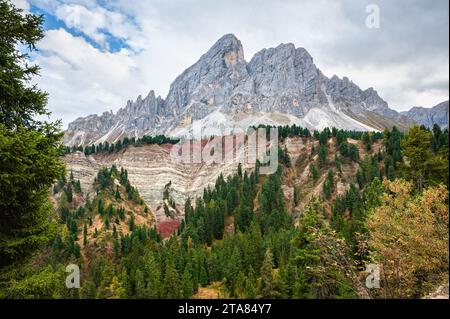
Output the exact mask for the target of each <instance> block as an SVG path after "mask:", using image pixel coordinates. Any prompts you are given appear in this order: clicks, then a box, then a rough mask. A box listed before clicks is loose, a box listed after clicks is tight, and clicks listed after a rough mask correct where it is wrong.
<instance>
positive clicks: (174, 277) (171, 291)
mask: <svg viewBox="0 0 450 319" xmlns="http://www.w3.org/2000/svg"><path fill="white" fill-rule="evenodd" d="M163 289H164V297H165V298H168V299H178V298H180V278H179V275H178V272H177V270H176V269H175V265H174V263H173V260H172V259H169V260H168V261H167V262H166V271H165V274H164V288H163Z"/></svg>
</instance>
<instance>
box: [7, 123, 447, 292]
mask: <svg viewBox="0 0 450 319" xmlns="http://www.w3.org/2000/svg"><path fill="white" fill-rule="evenodd" d="M279 131H280V149H279V162H280V165H279V168H278V170H277V172H276V173H275V174H272V175H260V174H259V169H260V165H259V164H257V165H256V168H255V170H251V171H244V170H243V169H242V167H241V166H239V167H238V170H237V172H236V173H235V174H234V175H231V176H228V177H227V178H225V177H223V176H220V177H219V178H218V179H217V181H216V183H215V185H214V186H213V187H208V188H206V189H205V190H204V192H203V196H201V197H198V198H192V199H188V200H187V201H186V202H185V203H184V219H182V221H181V224H180V226H179V229H178V231H177V232H176V233H174V234H173V235H172V236H170V237H167V238H162V237H161V235H160V234H159V232H158V231H157V228H156V224H155V220H154V216H153V214H152V212H151V210H150V208H149V207H148V206H146V205H145V203H144V202H143V200H142V198H141V197H140V195H139V193H138V192H137V190H136V189H135V188H134V187H133V186H131V185H130V183H129V181H128V179H127V171H126V169H124V168H121V169H118V168H117V167H115V166H113V167H111V168H106V167H105V168H102V169H101V170H100V171H99V172H98V175H97V178H96V180H95V183H94V184H95V185H94V187H95V189H96V196H95V197H94V198H92V199H89V198H88V199H87V200H84V198H85V197H84V196H82V194H80V188H79V182H78V181H76V180H74V178H73V176H72V174H70V173H69V175H68V176H67V177H66V178H64V177H62V178H61V179H60V180H59V181H58V182H57V183H56V184H55V186H54V188H53V193H54V195H53V198H54V199H55V201H56V203H55V204H56V205H55V207H56V211H55V215H54V221H55V226H56V227H55V229H56V230H55V236H54V237H53V238H52V240H50V241H49V243H48V245H47V246H46V247H45V248H43V249H42V250H40V251H39V252H38V253H37V254H36V256H35V257H34V258H32V259H31V260H29V261H28V263H26V264H25V266H24V267H23V268H20V271H17V270H16V271H14V272H10V273H8V274H7V278H8V279H7V280H11V279H12V278H14V279H13V280H12V281H9V284H8V286H7V287H6V286H4V288H3V289H2V292H3V294H4V296H5V297H11V298H19V297H25V296H28V297H55V298H60V297H73V298H191V297H193V298H217V297H226V298H229V297H231V298H367V297H372V298H409V297H420V296H423V295H425V294H427V293H429V292H430V291H431V290H432V289H433V288H434V287H435V286H437V285H438V284H440V283H441V282H442V280H444V278H445V276H446V275H447V274H448V212H447V209H448V191H447V187H448V184H447V183H448V148H447V147H448V131H444V132H442V131H441V130H440V129H439V127H437V126H436V127H434V129H433V130H432V131H429V130H426V129H425V128H423V127H422V128H421V127H414V128H412V129H411V130H410V131H409V132H407V133H402V132H399V131H398V130H396V129H395V128H394V129H393V130H392V131H385V132H384V133H359V132H346V131H342V130H336V129H332V130H328V129H326V130H324V131H322V132H320V133H319V132H313V134H310V133H309V132H308V131H307V130H303V129H302V128H299V127H296V126H294V127H283V128H282V127H280V128H279ZM311 135H312V136H311ZM299 142H302V143H304V142H305V143H308V145H309V147H308V148H306V150H307V151H305V150H302V151H301V152H300V153H298V152H296V147H295V145H296V143H299ZM412 168H414V169H412ZM167 197H168V198H169V195H167ZM169 202H170V200H169ZM69 263H75V264H79V265H81V268H82V270H83V277H82V288H81V289H79V290H72V291H69V290H67V289H66V288H65V287H64V285H63V283H64V280H63V279H62V278H63V276H64V266H65V265H67V264H69ZM369 263H377V264H380V265H382V267H383V271H384V272H383V277H382V285H381V288H380V289H372V290H369V289H367V288H366V287H365V286H364V280H365V276H366V275H365V273H364V270H365V267H366V265H367V264H369ZM399 269H401V272H400V274H399ZM10 276H11V277H10ZM31 282H33V283H34V282H35V283H38V284H37V286H33V285H30V283H31Z"/></svg>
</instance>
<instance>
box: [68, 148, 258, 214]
mask: <svg viewBox="0 0 450 319" xmlns="http://www.w3.org/2000/svg"><path fill="white" fill-rule="evenodd" d="M172 147H173V145H169V144H167V145H161V146H159V145H142V146H128V147H127V148H125V149H124V150H121V151H119V152H113V153H95V154H92V155H89V156H86V155H85V154H84V153H82V152H75V153H71V154H68V155H66V156H65V157H64V159H65V161H66V163H67V166H68V171H72V172H73V174H74V178H75V179H76V180H77V179H79V180H80V183H81V188H82V191H83V193H84V195H85V196H89V197H90V198H91V199H92V198H93V197H94V195H95V194H94V188H93V182H94V179H95V177H96V176H97V173H98V170H99V168H100V167H102V166H107V167H111V166H112V165H113V164H115V165H116V166H117V167H118V168H119V169H120V168H121V167H123V168H124V169H127V170H128V178H129V180H130V183H131V184H132V185H133V186H135V187H137V189H138V191H139V193H140V194H141V195H142V197H143V198H144V200H145V202H146V203H147V204H148V205H149V206H151V208H152V211H153V212H155V214H156V217H157V219H158V221H161V220H163V219H165V216H164V211H163V210H162V209H160V208H161V207H160V206H162V204H163V191H164V188H165V186H166V185H167V184H168V183H169V182H171V192H170V195H171V197H172V198H173V200H174V201H175V203H176V204H178V205H181V207H180V209H182V207H183V205H184V202H185V200H186V199H187V198H188V197H191V198H194V197H196V196H198V195H200V194H202V193H203V189H204V188H205V187H207V186H208V185H214V183H215V182H216V179H217V178H218V177H219V175H220V174H223V175H224V176H225V177H226V176H228V175H229V174H231V173H234V172H236V170H237V166H238V163H237V162H227V163H222V164H206V163H202V164H192V163H180V162H179V161H174V160H172V158H171V156H170V151H171V148H172ZM253 167H254V166H253V165H252V164H243V168H244V169H246V170H250V169H252V168H253Z"/></svg>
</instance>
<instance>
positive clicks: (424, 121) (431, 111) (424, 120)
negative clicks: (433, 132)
mask: <svg viewBox="0 0 450 319" xmlns="http://www.w3.org/2000/svg"><path fill="white" fill-rule="evenodd" d="M402 114H403V115H405V116H408V117H409V118H411V119H412V120H414V121H415V122H416V123H417V124H420V125H424V126H425V127H428V128H432V127H433V125H434V124H437V125H439V126H440V127H441V128H448V101H445V102H442V103H439V104H438V105H436V106H434V107H432V108H425V107H419V106H415V107H413V108H412V109H410V110H409V111H406V112H402Z"/></svg>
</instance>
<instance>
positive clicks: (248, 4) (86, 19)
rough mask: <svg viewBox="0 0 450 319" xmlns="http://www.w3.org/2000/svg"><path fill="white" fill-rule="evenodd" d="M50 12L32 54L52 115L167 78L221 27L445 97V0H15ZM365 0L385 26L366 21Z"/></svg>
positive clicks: (111, 106)
mask: <svg viewBox="0 0 450 319" xmlns="http://www.w3.org/2000/svg"><path fill="white" fill-rule="evenodd" d="M12 1H13V2H14V3H15V4H16V5H17V6H18V7H21V8H23V9H24V10H26V11H31V12H33V13H39V14H44V15H45V19H46V22H45V30H46V37H45V38H44V39H43V40H42V41H41V42H40V43H39V45H38V49H39V51H38V52H37V53H35V54H33V56H32V58H33V60H34V61H35V62H37V63H38V64H39V65H40V66H41V68H42V70H41V73H42V76H41V77H40V78H38V79H36V81H37V82H38V84H39V85H40V86H41V87H42V88H43V89H45V90H46V91H47V92H49V93H50V100H49V109H50V111H51V112H52V113H53V115H52V118H62V119H63V123H64V124H65V125H67V123H68V122H70V121H73V120H74V119H75V118H77V117H79V116H85V115H87V114H92V113H102V112H104V111H108V110H113V111H116V110H117V109H119V108H120V107H123V106H124V105H125V104H126V101H127V100H129V99H135V98H136V97H137V96H138V95H143V96H145V95H147V94H148V92H149V91H150V90H151V89H153V90H155V92H156V94H157V95H161V96H163V97H165V95H166V94H167V92H168V89H169V85H170V83H171V82H172V81H173V80H174V78H175V77H176V76H177V75H178V74H180V73H181V72H182V71H183V70H184V69H186V68H187V67H189V66H190V65H191V64H193V63H195V62H196V61H197V59H198V58H199V57H200V56H201V55H202V54H203V53H205V52H206V51H207V50H208V49H209V48H210V47H211V46H212V45H213V44H214V42H215V41H216V40H217V39H219V38H220V37H221V36H222V35H223V34H226V33H234V34H235V35H236V36H237V37H238V38H239V39H240V40H241V42H242V44H243V46H244V51H245V57H246V60H247V61H249V60H250V59H251V57H252V56H253V54H255V53H256V52H257V51H259V50H260V49H262V48H267V47H273V46H276V45H278V44H280V43H288V42H292V43H294V44H295V45H296V46H298V47H304V48H306V49H307V50H308V51H309V52H310V54H311V55H312V56H313V57H314V60H315V63H316V65H317V66H318V67H319V68H320V69H321V70H322V72H323V73H324V74H325V75H327V76H330V77H331V76H332V75H333V74H336V75H338V76H339V77H343V76H347V77H349V78H350V79H351V80H353V81H354V82H355V83H356V84H358V85H359V86H360V87H361V88H362V89H366V88H368V87H374V88H375V89H376V90H377V91H378V92H379V94H380V96H381V97H382V98H384V99H385V100H386V101H388V103H389V105H390V106H391V107H392V108H394V109H397V110H406V109H409V108H410V107H411V106H415V105H420V106H425V107H431V106H433V105H435V104H437V103H439V102H442V101H444V100H447V99H448V95H449V90H448V85H449V75H448V69H449V42H448V36H449V34H448V33H449V27H448V26H449V16H448V10H449V8H448V1H447V0H433V1H427V0H422V1H420V0H395V1H392V0H384V1H380V0H378V1H377V0H367V1H366V0H338V1H336V0H310V1H308V0H248V1H242V0H227V1H215V0H133V1H130V0H113V1H105V0H12ZM368 4H377V5H378V8H379V17H380V20H379V28H367V26H366V19H367V16H368V15H369V13H368V12H366V9H367V5H368Z"/></svg>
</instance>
